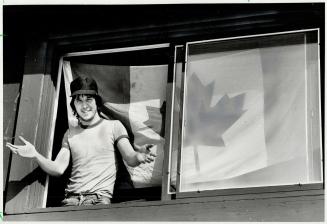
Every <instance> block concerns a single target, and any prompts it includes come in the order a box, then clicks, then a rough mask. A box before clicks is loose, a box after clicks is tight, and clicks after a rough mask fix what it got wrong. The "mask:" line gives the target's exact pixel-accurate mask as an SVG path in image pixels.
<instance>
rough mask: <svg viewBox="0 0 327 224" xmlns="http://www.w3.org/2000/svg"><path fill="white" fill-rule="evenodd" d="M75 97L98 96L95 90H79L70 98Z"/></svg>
mask: <svg viewBox="0 0 327 224" xmlns="http://www.w3.org/2000/svg"><path fill="white" fill-rule="evenodd" d="M76 95H98V93H97V92H96V91H95V90H90V89H81V90H77V91H75V92H73V93H72V94H71V95H70V96H76Z"/></svg>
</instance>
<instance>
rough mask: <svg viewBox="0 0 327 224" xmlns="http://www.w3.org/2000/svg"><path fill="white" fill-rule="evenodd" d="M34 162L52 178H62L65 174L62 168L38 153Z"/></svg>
mask: <svg viewBox="0 0 327 224" xmlns="http://www.w3.org/2000/svg"><path fill="white" fill-rule="evenodd" d="M34 160H36V162H37V163H38V164H39V166H40V167H41V168H42V170H44V172H46V173H47V174H49V175H51V176H61V175H62V174H63V173H64V170H60V167H59V166H58V165H57V164H56V163H55V161H52V160H50V159H47V158H45V157H44V156H43V155H41V154H40V153H38V152H37V153H36V155H35V157H34Z"/></svg>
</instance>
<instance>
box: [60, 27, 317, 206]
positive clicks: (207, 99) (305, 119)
mask: <svg viewBox="0 0 327 224" xmlns="http://www.w3.org/2000/svg"><path fill="white" fill-rule="evenodd" d="M318 36H319V33H318V30H307V31H296V32H285V33H276V34H274V33H273V34H265V35H255V36H246V37H238V38H226V39H218V40H208V41H196V42H188V43H185V45H175V46H172V45H169V44H159V45H151V46H140V47H131V48H120V49H108V50H103V51H89V52H77V53H70V54H67V55H66V56H64V57H63V63H62V68H63V75H64V82H63V84H64V85H65V90H64V91H65V94H64V95H65V96H66V100H65V101H63V102H65V103H66V108H67V111H68V114H67V118H68V124H67V125H73V124H74V123H76V119H75V118H74V116H73V115H72V112H71V111H70V110H71V109H70V106H69V103H70V98H69V96H70V90H69V83H70V82H71V81H72V79H73V78H74V77H76V76H85V75H86V76H92V77H93V78H94V79H95V80H96V81H97V83H98V85H99V89H100V95H101V96H103V98H104V102H105V104H104V107H103V108H102V112H103V115H104V116H107V117H110V118H114V119H119V120H121V121H122V122H123V124H124V125H125V127H126V128H127V130H128V132H129V134H130V136H131V141H132V143H134V144H137V145H143V144H145V143H152V144H154V145H155V147H154V149H155V151H156V153H157V158H156V161H155V163H153V164H151V165H148V164H143V165H141V166H139V167H136V168H131V167H128V166H126V165H124V164H123V163H122V164H121V166H120V167H121V169H124V167H125V166H126V167H127V170H125V173H124V174H122V173H118V176H117V183H116V190H117V191H116V192H120V193H119V194H118V193H117V194H116V195H126V194H128V193H127V192H130V191H131V189H134V190H135V189H146V188H153V187H155V188H158V189H161V190H162V193H161V199H162V200H165V199H167V198H168V199H170V196H171V195H174V194H176V196H177V197H185V195H188V194H187V193H190V195H192V196H194V192H203V191H212V190H226V189H227V190H228V189H249V188H254V187H255V188H258V187H270V186H285V185H295V184H301V185H302V184H311V183H321V182H322V151H321V149H322V147H321V130H320V90H319V85H320V80H319V76H320V72H319V40H318ZM171 49H173V50H174V51H171ZM171 52H173V54H172V53H171ZM170 58H174V63H170ZM62 91H63V89H62ZM124 175H125V177H124ZM124 190H125V192H124V193H123V194H122V193H121V192H123V191H124ZM139 192H140V191H139ZM156 193H157V195H156V196H154V197H153V198H148V199H150V200H151V199H157V200H160V195H158V194H160V193H158V191H156ZM145 195H149V192H147V194H145ZM114 197H115V196H114ZM131 198H132V199H133V197H130V198H129V199H131ZM134 199H135V197H134ZM123 200H128V198H125V199H122V198H118V199H117V200H116V201H117V202H119V201H123Z"/></svg>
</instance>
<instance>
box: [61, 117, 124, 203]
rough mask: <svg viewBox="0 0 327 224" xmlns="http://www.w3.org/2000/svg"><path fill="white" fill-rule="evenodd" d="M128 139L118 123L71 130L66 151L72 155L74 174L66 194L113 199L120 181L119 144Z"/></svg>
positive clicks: (102, 123) (103, 120)
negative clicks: (116, 183)
mask: <svg viewBox="0 0 327 224" xmlns="http://www.w3.org/2000/svg"><path fill="white" fill-rule="evenodd" d="M124 137H127V138H128V135H127V131H126V129H125V127H124V126H123V125H122V123H121V122H120V121H118V120H105V119H101V121H100V122H98V123H97V124H94V125H92V126H88V127H87V128H82V127H80V126H77V127H73V128H70V129H68V130H67V132H66V133H65V136H64V138H63V142H62V147H65V148H67V149H69V150H70V152H71V160H72V173H71V177H70V179H69V183H68V185H67V188H66V193H77V194H78V193H84V192H87V193H97V194H100V195H104V196H107V197H112V194H113V188H114V184H115V180H116V172H117V161H116V155H115V147H114V146H115V143H117V141H118V140H119V139H121V138H124Z"/></svg>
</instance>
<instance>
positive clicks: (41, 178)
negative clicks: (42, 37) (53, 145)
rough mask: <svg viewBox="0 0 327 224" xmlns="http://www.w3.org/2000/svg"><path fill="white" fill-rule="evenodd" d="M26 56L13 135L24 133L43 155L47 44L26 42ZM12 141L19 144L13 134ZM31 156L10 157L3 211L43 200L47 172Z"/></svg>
mask: <svg viewBox="0 0 327 224" xmlns="http://www.w3.org/2000/svg"><path fill="white" fill-rule="evenodd" d="M28 46H29V48H28V49H27V54H26V57H25V68H24V77H23V83H22V89H21V99H20V103H19V113H18V117H17V125H16V134H15V136H16V137H18V136H23V137H24V138H25V139H26V140H28V141H30V142H31V143H32V144H34V145H35V146H36V149H37V150H38V151H39V152H40V153H41V154H43V155H47V154H48V151H49V149H48V148H47V147H46V145H47V144H48V141H45V139H48V136H49V131H50V128H49V127H50V121H51V119H49V118H50V117H51V113H50V111H51V105H52V103H51V100H52V99H53V93H54V90H53V88H54V87H53V83H52V80H51V78H50V75H49V74H46V71H47V70H46V64H47V44H46V43H45V42H31V43H29V45H28ZM14 143H15V144H22V143H21V142H20V141H19V140H18V138H15V142H14ZM36 167H37V164H36V163H35V162H33V161H32V160H30V159H26V158H21V157H19V156H16V155H14V156H13V157H12V160H11V167H10V174H9V180H8V191H7V194H6V205H5V211H6V212H21V211H24V210H26V209H28V208H34V207H41V206H42V204H43V200H44V190H45V179H46V175H45V173H44V172H42V171H41V170H40V169H39V168H36Z"/></svg>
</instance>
